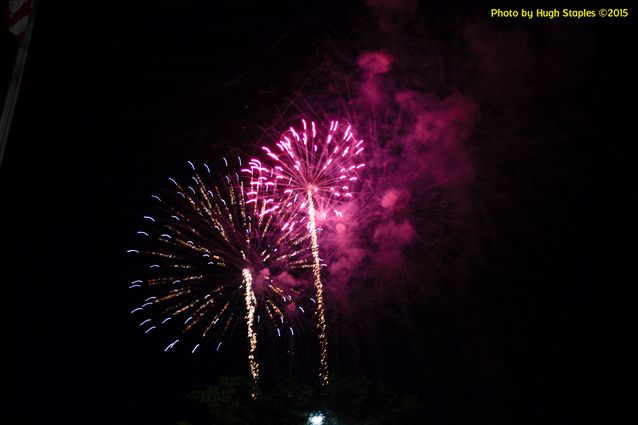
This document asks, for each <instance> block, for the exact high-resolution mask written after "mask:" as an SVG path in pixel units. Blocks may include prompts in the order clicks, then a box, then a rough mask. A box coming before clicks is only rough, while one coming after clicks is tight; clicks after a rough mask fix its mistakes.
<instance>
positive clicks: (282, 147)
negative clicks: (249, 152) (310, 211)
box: [253, 120, 365, 217]
mask: <svg viewBox="0 0 638 425" xmlns="http://www.w3.org/2000/svg"><path fill="white" fill-rule="evenodd" d="M301 124H302V128H300V129H295V128H294V127H290V128H289V129H288V130H287V131H286V132H284V133H283V134H282V135H281V137H280V139H279V141H278V142H277V143H276V145H275V146H274V147H272V148H271V147H268V146H263V147H262V149H263V151H264V152H265V153H266V155H267V156H268V158H269V160H270V162H271V163H272V167H271V168H270V170H271V176H272V178H273V179H274V181H270V182H268V183H269V184H272V185H273V186H276V187H278V188H283V194H284V195H303V196H304V197H305V196H306V195H307V193H308V191H311V193H312V198H313V201H314V203H315V207H316V208H317V210H318V213H319V214H320V215H322V216H324V217H325V216H326V215H327V214H330V213H335V214H336V215H337V216H340V215H341V213H340V211H339V210H338V209H336V208H337V205H338V204H339V203H340V202H341V201H344V200H348V199H349V198H351V197H352V196H353V192H354V189H355V187H356V184H357V182H358V180H359V173H360V171H361V169H362V168H363V167H365V163H364V162H363V160H362V155H361V153H362V152H363V150H364V142H363V140H360V139H357V138H356V137H355V134H354V132H353V131H352V127H351V126H350V125H348V124H345V123H340V122H339V121H330V124H329V125H325V124H324V125H321V124H319V125H318V124H316V123H315V122H314V121H311V122H310V123H308V122H307V121H306V120H301ZM253 161H256V160H253ZM253 163H254V164H255V165H256V164H258V163H259V161H257V162H253ZM259 165H261V163H259ZM301 205H302V206H304V207H307V206H308V202H305V203H302V204H301Z"/></svg>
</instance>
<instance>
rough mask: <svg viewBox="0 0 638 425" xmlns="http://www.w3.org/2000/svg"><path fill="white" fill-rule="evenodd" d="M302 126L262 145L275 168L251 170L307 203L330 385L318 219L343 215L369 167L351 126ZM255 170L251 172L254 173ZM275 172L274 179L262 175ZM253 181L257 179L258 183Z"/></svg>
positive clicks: (322, 373) (255, 163)
mask: <svg viewBox="0 0 638 425" xmlns="http://www.w3.org/2000/svg"><path fill="white" fill-rule="evenodd" d="M301 124H302V128H301V129H295V128H293V127H290V128H289V129H288V130H287V131H286V132H284V133H283V134H282V135H281V137H280V138H279V141H278V142H277V143H276V145H275V147H274V148H270V147H267V146H264V147H262V149H263V151H264V152H265V153H266V155H267V156H268V158H269V162H270V163H272V164H273V165H272V166H271V167H269V168H264V167H262V164H261V162H260V161H259V160H256V159H253V160H251V167H253V169H257V170H258V171H260V172H261V173H262V175H260V176H259V177H258V179H262V182H261V183H259V184H263V185H271V186H272V187H275V188H277V189H278V190H279V191H280V192H281V196H283V197H284V198H289V197H292V196H294V197H295V199H296V198H297V197H298V198H301V199H303V201H302V202H301V203H300V207H301V208H302V209H303V210H305V212H306V215H307V217H308V226H307V228H308V234H309V235H310V243H311V253H312V272H313V282H314V286H315V290H316V296H317V330H318V334H319V348H320V356H321V358H320V370H319V377H320V379H321V381H322V382H323V383H324V384H327V383H328V379H329V377H328V340H327V337H326V320H325V312H324V301H323V283H322V281H321V259H320V256H319V241H318V237H317V219H318V218H320V219H325V218H327V216H328V215H329V214H332V213H334V214H335V215H336V216H338V217H342V216H343V214H342V212H341V211H340V210H339V209H338V206H339V204H340V203H341V202H343V201H347V200H349V199H350V198H352V196H353V186H354V185H356V183H357V181H358V180H359V172H360V171H361V169H362V168H363V167H365V163H364V162H363V161H362V160H361V155H360V154H361V153H362V152H363V149H364V147H363V140H358V139H357V138H356V137H355V135H354V133H353V131H352V127H351V126H350V125H348V124H344V123H340V122H339V121H330V124H329V126H328V125H317V124H316V123H315V122H314V121H311V122H310V123H308V122H306V120H301ZM253 169H251V174H254V173H253ZM268 170H270V177H271V180H268V179H267V178H264V176H263V173H264V172H266V174H268V173H267V171H268ZM253 181H254V179H253Z"/></svg>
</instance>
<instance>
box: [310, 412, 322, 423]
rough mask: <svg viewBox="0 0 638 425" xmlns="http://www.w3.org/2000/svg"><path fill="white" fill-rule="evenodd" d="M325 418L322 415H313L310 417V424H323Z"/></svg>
mask: <svg viewBox="0 0 638 425" xmlns="http://www.w3.org/2000/svg"><path fill="white" fill-rule="evenodd" d="M323 419H324V416H323V415H322V414H321V413H313V414H311V415H310V416H309V417H308V423H309V424H311V425H321V424H323Z"/></svg>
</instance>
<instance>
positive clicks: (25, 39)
mask: <svg viewBox="0 0 638 425" xmlns="http://www.w3.org/2000/svg"><path fill="white" fill-rule="evenodd" d="M37 4H38V0H10V1H9V4H8V10H7V12H8V15H9V26H8V30H9V31H10V32H12V33H13V34H15V35H16V36H17V37H18V38H19V39H20V47H19V48H18V54H17V55H16V61H15V65H14V67H13V73H12V74H11V81H10V82H9V87H8V88H7V94H6V97H5V101H4V105H3V108H2V115H0V166H1V165H2V158H3V157H4V150H5V148H6V146H7V139H8V138H9V131H10V130H11V121H12V120H13V112H14V110H15V107H16V103H17V101H18V93H19V91H20V82H21V81H22V74H23V73H24V66H25V64H26V61H27V53H28V51H29V42H30V41H31V34H32V32H33V23H34V17H35V11H36V8H37Z"/></svg>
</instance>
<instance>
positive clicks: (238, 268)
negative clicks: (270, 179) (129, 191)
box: [129, 159, 312, 383]
mask: <svg viewBox="0 0 638 425" xmlns="http://www.w3.org/2000/svg"><path fill="white" fill-rule="evenodd" d="M224 162H225V164H226V165H228V161H227V160H226V159H224ZM239 162H240V163H241V159H239ZM189 164H190V166H191V168H192V172H193V175H192V176H191V178H190V180H189V181H188V182H187V184H184V183H180V182H178V181H177V180H175V179H173V178H169V180H170V181H171V182H172V184H173V186H174V188H173V190H171V191H167V192H166V193H163V194H162V196H161V197H160V196H157V195H153V198H154V199H155V201H156V202H157V203H158V207H157V208H156V209H155V210H154V212H153V213H152V214H149V215H145V216H144V222H145V224H146V225H145V226H144V229H143V230H139V231H138V232H137V233H138V235H139V237H140V238H141V241H140V244H141V246H144V247H146V248H143V249H130V250H129V252H130V253H133V254H140V255H142V258H143V259H144V261H145V264H146V267H147V271H146V272H145V273H146V274H148V275H149V277H147V278H146V279H140V280H135V281H133V282H131V284H130V287H131V288H132V289H138V288H139V289H138V290H141V291H143V292H146V295H150V296H148V297H146V298H144V302H143V303H141V304H140V305H139V306H137V307H136V308H134V309H133V311H132V313H133V314H135V315H136V316H138V317H141V316H144V317H143V318H141V319H140V323H139V325H140V326H141V327H142V328H143V329H144V332H145V333H149V332H152V331H154V330H155V329H156V328H158V327H162V326H168V325H169V324H171V323H173V324H174V323H177V330H178V331H179V332H180V333H181V334H182V335H184V338H191V337H192V338H194V340H195V343H194V345H192V346H191V351H192V352H193V353H194V352H195V351H196V350H197V349H198V348H199V347H200V345H201V344H202V343H203V342H207V341H210V340H213V339H215V338H217V340H216V341H215V343H216V349H217V350H219V348H220V347H221V344H222V338H223V336H224V335H225V334H226V333H227V332H228V331H229V329H231V327H232V326H234V324H235V319H237V318H243V319H244V322H245V323H246V328H247V337H248V342H249V354H248V363H249V367H250V372H251V375H252V377H253V379H254V381H255V383H256V382H257V380H258V377H259V364H258V362H257V358H256V350H257V333H258V328H259V326H264V324H265V323H271V324H272V326H271V327H270V329H272V330H273V331H274V332H276V335H277V336H281V335H282V333H283V332H284V331H285V330H289V331H290V333H292V334H294V330H293V326H294V325H295V323H293V321H291V320H290V319H289V318H288V317H287V316H288V315H287V310H288V309H289V308H290V305H291V304H292V305H298V304H297V295H298V293H299V288H298V287H296V286H295V285H290V281H291V279H293V280H294V277H293V275H294V274H295V272H296V271H300V270H301V269H304V268H305V269H307V268H311V267H312V261H311V259H310V258H309V253H308V249H307V244H308V242H307V241H308V239H309V236H308V235H307V232H306V231H305V228H306V225H305V223H303V221H304V220H305V219H304V217H303V216H301V215H300V214H298V212H297V211H298V207H296V206H295V202H294V200H288V201H287V202H283V203H278V202H276V201H275V200H274V199H273V197H272V196H270V195H271V194H272V192H273V190H274V188H273V187H272V186H271V185H265V184H264V185H256V184H251V182H245V181H244V180H243V179H241V178H240V176H239V175H238V174H236V173H234V174H229V173H227V172H226V173H225V174H221V175H220V178H217V179H215V177H214V176H215V174H214V173H212V172H211V168H210V167H209V166H208V165H206V164H204V165H203V167H201V172H198V171H197V170H196V167H195V166H194V164H193V163H191V162H189ZM257 173H259V171H257ZM254 177H255V181H262V180H261V179H259V177H258V176H257V175H255V176H254ZM210 181H214V182H213V183H209V182H210ZM148 262H150V264H148ZM284 281H285V283H282V282H284ZM299 308H300V309H301V311H302V312H303V311H304V310H303V307H301V306H299ZM242 313H243V314H242ZM179 342H180V339H175V340H174V341H173V342H171V343H170V344H168V345H167V346H166V348H165V351H168V350H171V349H173V347H175V345H176V344H178V343H179Z"/></svg>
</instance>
